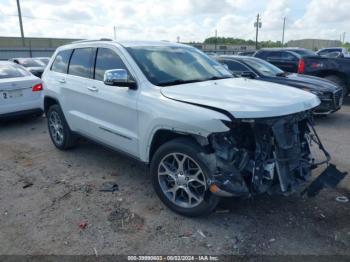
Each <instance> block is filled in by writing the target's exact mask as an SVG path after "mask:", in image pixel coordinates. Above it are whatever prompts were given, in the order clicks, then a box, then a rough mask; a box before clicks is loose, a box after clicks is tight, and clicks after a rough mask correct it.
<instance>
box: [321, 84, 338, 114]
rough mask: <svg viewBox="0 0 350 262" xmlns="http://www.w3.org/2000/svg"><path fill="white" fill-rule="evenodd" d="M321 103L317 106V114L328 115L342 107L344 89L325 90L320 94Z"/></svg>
mask: <svg viewBox="0 0 350 262" xmlns="http://www.w3.org/2000/svg"><path fill="white" fill-rule="evenodd" d="M318 98H319V99H320V100H321V104H320V105H319V106H318V107H316V108H315V110H314V114H315V115H328V114H331V113H334V112H336V111H338V110H340V109H341V107H342V105H343V91H342V89H340V90H337V91H334V92H325V93H323V94H322V95H318Z"/></svg>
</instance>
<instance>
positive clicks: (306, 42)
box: [287, 39, 342, 51]
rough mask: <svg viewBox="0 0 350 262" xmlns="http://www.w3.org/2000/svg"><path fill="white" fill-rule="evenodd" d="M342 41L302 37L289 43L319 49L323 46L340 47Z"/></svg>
mask: <svg viewBox="0 0 350 262" xmlns="http://www.w3.org/2000/svg"><path fill="white" fill-rule="evenodd" d="M341 45H342V42H341V41H339V40H326V39H300V40H291V41H289V42H288V43H287V46H288V47H302V48H307V49H311V50H314V51H317V50H318V49H321V48H326V47H338V46H341Z"/></svg>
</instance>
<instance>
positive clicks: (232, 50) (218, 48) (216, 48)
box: [189, 43, 255, 55]
mask: <svg viewBox="0 0 350 262" xmlns="http://www.w3.org/2000/svg"><path fill="white" fill-rule="evenodd" d="M189 45H191V46H193V47H196V48H198V49H199V50H201V51H203V52H205V53H209V54H210V53H215V54H218V55H233V54H237V53H239V52H246V51H255V46H250V45H224V44H217V45H215V44H201V43H189Z"/></svg>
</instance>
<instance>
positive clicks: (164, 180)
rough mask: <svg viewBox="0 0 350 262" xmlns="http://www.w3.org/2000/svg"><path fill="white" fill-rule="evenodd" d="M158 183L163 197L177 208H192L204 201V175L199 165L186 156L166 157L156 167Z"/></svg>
mask: <svg viewBox="0 0 350 262" xmlns="http://www.w3.org/2000/svg"><path fill="white" fill-rule="evenodd" d="M158 181H159V184H160V187H161V189H162V191H163V193H164V195H166V197H167V198H168V199H169V200H170V201H171V202H172V203H174V204H175V205H177V206H180V207H184V208H193V207H195V206H198V205H199V204H200V203H201V202H202V201H203V200H204V194H205V191H206V189H207V184H206V178H205V175H204V173H203V171H202V169H201V168H200V166H199V164H198V163H197V162H196V161H195V160H194V159H192V158H191V157H189V156H188V155H186V154H183V153H171V154H168V155H166V156H165V157H164V158H163V159H162V160H161V161H160V163H159V166H158Z"/></svg>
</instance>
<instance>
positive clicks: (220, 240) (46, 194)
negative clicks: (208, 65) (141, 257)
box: [0, 99, 350, 255]
mask: <svg viewBox="0 0 350 262" xmlns="http://www.w3.org/2000/svg"><path fill="white" fill-rule="evenodd" d="M316 127H317V130H318V132H319V134H320V136H321V138H322V140H323V141H324V144H325V145H326V147H327V148H328V150H329V151H330V153H331V154H332V156H333V163H335V164H336V165H337V166H338V167H339V168H340V169H341V170H343V171H350V157H349V155H350V137H349V134H350V133H349V129H350V99H348V100H347V101H346V103H345V105H344V107H343V109H342V110H341V111H340V112H337V113H335V114H334V115H332V116H328V117H321V118H317V119H316ZM0 179H1V183H0V229H1V230H0V254H31V255H40V254H85V255H86V254H92V255H93V254H99V255H102V254H128V255H135V254H177V255H183V254H216V255H218V254H253V255H254V254H270V255H275V254H282V255H285V254H328V255H333V254H341V255H350V224H349V220H350V202H348V203H339V202H337V201H336V200H335V198H336V197H337V196H343V195H345V196H347V197H349V198H350V178H349V177H347V178H345V180H344V181H343V182H342V183H341V184H340V186H339V188H337V189H327V190H324V191H322V192H321V193H320V194H319V195H318V196H316V197H315V198H312V199H307V198H302V197H300V196H291V197H271V196H260V197H258V198H256V199H237V198H230V199H225V200H223V201H222V203H221V204H220V206H219V207H218V209H217V211H216V212H214V213H213V214H211V215H210V216H208V217H205V218H197V219H190V218H185V217H181V216H179V215H176V214H174V213H173V212H171V211H170V210H168V209H167V208H166V207H165V206H164V205H163V204H162V203H161V202H160V200H158V198H157V196H156V195H155V193H154V192H153V189H152V187H151V183H150V179H149V177H148V168H147V167H146V166H144V165H142V164H140V163H138V162H135V161H134V160H131V159H129V158H126V157H124V156H122V155H119V154H118V153H115V152H112V151H110V150H108V149H105V148H103V147H101V146H99V145H96V144H93V143H91V142H83V143H81V145H80V146H79V147H77V148H76V149H74V150H71V151H67V152H61V151H58V150H57V149H55V148H54V146H53V144H52V143H51V141H50V139H49V136H48V133H47V128H46V119H45V118H39V119H38V118H37V119H26V120H17V121H11V122H8V123H0ZM106 183H117V184H118V186H119V190H118V191H116V192H114V193H111V192H101V191H100V189H101V188H103V186H104V185H105V184H106Z"/></svg>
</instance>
